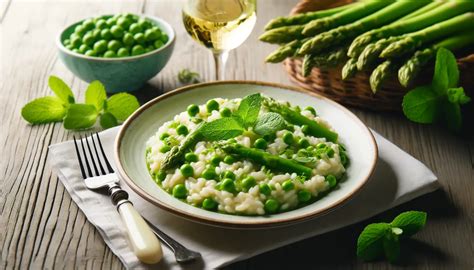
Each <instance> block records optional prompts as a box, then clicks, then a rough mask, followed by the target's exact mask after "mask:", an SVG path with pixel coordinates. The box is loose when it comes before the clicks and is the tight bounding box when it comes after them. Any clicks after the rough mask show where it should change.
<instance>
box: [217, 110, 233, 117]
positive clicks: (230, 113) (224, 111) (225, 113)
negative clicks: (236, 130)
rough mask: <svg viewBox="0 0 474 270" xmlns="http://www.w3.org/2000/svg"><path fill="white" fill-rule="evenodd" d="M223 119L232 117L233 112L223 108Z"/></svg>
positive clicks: (221, 111)
mask: <svg viewBox="0 0 474 270" xmlns="http://www.w3.org/2000/svg"><path fill="white" fill-rule="evenodd" d="M219 113H220V114H221V116H222V117H229V116H231V115H232V112H231V111H230V109H229V108H222V109H221V110H220V112H219Z"/></svg>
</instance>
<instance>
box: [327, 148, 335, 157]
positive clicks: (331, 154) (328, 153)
mask: <svg viewBox="0 0 474 270" xmlns="http://www.w3.org/2000/svg"><path fill="white" fill-rule="evenodd" d="M326 155H328V157H329V158H332V157H334V150H333V149H332V148H331V147H328V148H326Z"/></svg>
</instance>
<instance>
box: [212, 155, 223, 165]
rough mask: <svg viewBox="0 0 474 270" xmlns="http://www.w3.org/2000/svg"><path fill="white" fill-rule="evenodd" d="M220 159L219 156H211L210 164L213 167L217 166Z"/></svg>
mask: <svg viewBox="0 0 474 270" xmlns="http://www.w3.org/2000/svg"><path fill="white" fill-rule="evenodd" d="M221 160H222V159H221V157H219V156H213V157H212V158H211V164H212V165H214V166H219V163H220V162H221Z"/></svg>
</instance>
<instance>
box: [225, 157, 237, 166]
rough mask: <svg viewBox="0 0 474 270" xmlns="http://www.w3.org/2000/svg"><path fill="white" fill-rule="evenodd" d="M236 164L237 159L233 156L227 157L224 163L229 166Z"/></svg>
mask: <svg viewBox="0 0 474 270" xmlns="http://www.w3.org/2000/svg"><path fill="white" fill-rule="evenodd" d="M234 162H235V158H234V157H233V156H226V157H225V158H224V163H225V164H229V165H230V164H232V163H234Z"/></svg>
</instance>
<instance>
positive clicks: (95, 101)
mask: <svg viewBox="0 0 474 270" xmlns="http://www.w3.org/2000/svg"><path fill="white" fill-rule="evenodd" d="M106 99H107V94H106V93H105V87H104V85H103V84H102V83H101V82H99V81H93V82H91V83H90V84H89V86H88V87H87V89H86V104H92V105H94V106H95V108H96V109H97V111H100V110H102V108H103V107H104V102H105V100H106Z"/></svg>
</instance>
